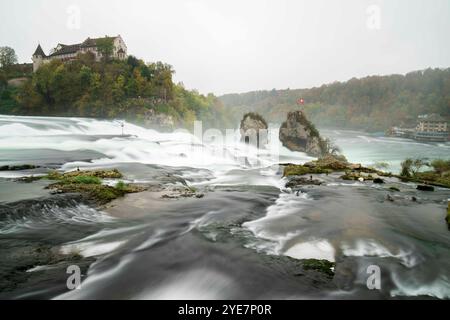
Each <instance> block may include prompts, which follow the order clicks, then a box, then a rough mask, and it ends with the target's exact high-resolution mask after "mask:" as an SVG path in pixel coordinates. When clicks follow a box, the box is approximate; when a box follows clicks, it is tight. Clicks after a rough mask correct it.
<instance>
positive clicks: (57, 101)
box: [0, 54, 229, 127]
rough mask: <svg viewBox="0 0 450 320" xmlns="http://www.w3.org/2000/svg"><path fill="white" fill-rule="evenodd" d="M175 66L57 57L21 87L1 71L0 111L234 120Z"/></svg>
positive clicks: (186, 121)
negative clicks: (186, 83) (177, 75)
mask: <svg viewBox="0 0 450 320" xmlns="http://www.w3.org/2000/svg"><path fill="white" fill-rule="evenodd" d="M174 72H175V71H174V70H173V69H172V66H170V65H168V64H165V63H162V62H156V63H144V61H142V60H139V59H137V58H135V57H133V56H129V57H128V59H127V60H125V61H120V60H113V59H107V60H103V61H101V62H97V61H95V59H94V57H93V56H92V55H90V54H80V55H79V56H78V58H77V59H76V60H73V61H70V62H66V63H63V62H61V61H58V60H53V61H51V62H49V63H47V64H44V65H43V66H41V67H40V68H39V70H38V71H37V72H35V73H33V74H30V75H29V78H28V80H26V81H25V83H24V84H23V85H22V86H20V87H17V86H12V85H9V84H8V82H7V79H8V78H10V77H7V76H6V72H5V70H0V114H15V115H38V116H39V115H42V116H79V117H96V118H123V119H128V120H131V121H134V122H137V123H145V122H146V121H148V120H149V118H152V120H153V121H155V119H156V121H160V119H162V120H161V121H167V117H166V118H164V117H155V115H167V116H170V121H169V122H173V125H174V126H177V127H178V126H185V127H190V126H191V125H192V124H193V121H194V120H196V119H201V120H203V121H204V123H205V124H204V126H205V127H225V126H227V125H228V123H229V119H228V116H227V114H226V113H225V110H224V107H223V105H222V103H221V102H220V101H219V100H218V99H217V98H216V97H215V96H214V95H212V94H209V95H207V96H205V95H201V94H199V93H198V92H196V91H189V90H186V89H185V88H184V87H183V85H182V84H175V83H173V80H172V75H173V73H174Z"/></svg>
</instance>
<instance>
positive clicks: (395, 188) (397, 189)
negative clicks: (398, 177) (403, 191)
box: [389, 187, 400, 192]
mask: <svg viewBox="0 0 450 320" xmlns="http://www.w3.org/2000/svg"><path fill="white" fill-rule="evenodd" d="M389 190H391V191H397V192H399V191H400V189H399V188H397V187H389Z"/></svg>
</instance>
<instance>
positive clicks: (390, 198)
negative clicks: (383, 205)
mask: <svg viewBox="0 0 450 320" xmlns="http://www.w3.org/2000/svg"><path fill="white" fill-rule="evenodd" d="M386 199H387V200H388V201H392V202H393V201H394V198H393V197H392V196H391V195H390V194H388V195H387V196H386Z"/></svg>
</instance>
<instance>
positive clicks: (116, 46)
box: [31, 35, 127, 72]
mask: <svg viewBox="0 0 450 320" xmlns="http://www.w3.org/2000/svg"><path fill="white" fill-rule="evenodd" d="M100 39H109V40H111V41H112V44H113V50H112V54H111V57H112V58H114V59H119V60H124V59H126V58H127V46H126V45H125V42H124V41H123V39H122V37H121V36H120V35H118V36H116V37H108V36H105V37H103V38H87V39H86V40H84V41H83V42H81V43H77V44H69V45H67V44H62V43H58V45H57V46H56V48H54V49H53V50H52V51H51V52H50V54H49V55H46V54H45V53H44V50H42V47H41V45H40V44H38V46H37V48H36V51H35V52H34V53H33V56H32V58H31V59H32V60H33V72H36V70H38V69H39V67H40V66H42V64H44V63H47V62H50V61H52V60H55V59H58V60H61V61H70V60H74V59H76V58H77V55H78V54H80V53H88V52H91V53H92V54H94V56H95V59H96V60H97V61H100V59H101V58H102V54H101V53H100V52H99V50H98V44H97V43H98V41H99V40H100Z"/></svg>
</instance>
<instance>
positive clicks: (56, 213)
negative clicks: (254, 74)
mask: <svg viewBox="0 0 450 320" xmlns="http://www.w3.org/2000/svg"><path fill="white" fill-rule="evenodd" d="M120 133H121V127H120V124H119V123H118V122H114V121H102V120H94V119H82V118H43V117H10V116H0V166H1V165H5V164H21V163H22V164H23V163H31V164H36V165H39V166H40V168H37V169H33V170H27V171H0V256H1V257H2V260H1V261H0V273H1V274H0V276H1V278H2V279H3V280H2V282H1V283H0V297H6V298H58V299H72V298H88V299H92V298H119V299H176V298H187V299H197V298H198V299H202V298H206V299H215V298H217V299H219V298H223V299H227V298H235V299H239V298H267V299H272V298H282V299H284V298H291V299H302V298H342V299H349V298H350V299H351V298H369V299H379V298H393V297H395V298H397V297H400V298H404V297H406V298H407V297H417V296H427V297H434V298H450V282H449V281H450V250H449V249H450V232H449V231H448V230H447V226H446V224H445V221H444V216H445V212H446V211H445V208H446V204H447V199H448V198H450V192H449V191H448V190H446V189H440V188H437V189H436V191H435V192H432V193H426V192H421V191H417V190H415V186H414V185H412V184H406V183H401V182H398V181H396V180H395V179H391V180H389V181H387V184H386V185H382V186H379V185H374V184H372V183H366V182H363V183H360V182H357V183H345V182H343V181H342V180H339V179H338V178H337V177H336V176H335V175H329V176H320V179H322V180H323V181H325V182H326V183H325V184H324V185H322V186H320V187H310V188H305V190H304V191H305V192H303V193H296V192H292V191H291V190H289V189H285V188H284V184H285V182H286V180H285V179H284V178H282V176H281V171H280V167H279V166H278V163H280V162H295V163H302V162H305V161H307V160H309V159H310V158H309V157H307V156H306V155H304V154H302V153H295V152H290V151H288V150H286V149H285V148H282V147H281V146H279V144H276V147H277V152H276V154H275V153H274V152H273V150H266V151H258V150H255V149H253V148H251V147H248V146H245V145H242V144H240V143H239V135H238V134H234V135H231V136H229V137H228V138H227V139H226V142H225V144H219V143H218V142H217V141H216V140H214V141H213V142H205V141H201V140H199V139H198V138H197V137H194V136H192V135H191V134H189V133H183V132H177V133H159V132H157V131H154V130H150V129H144V128H141V127H139V126H135V125H132V124H129V123H126V124H125V133H126V134H128V135H131V136H120ZM322 133H323V134H324V135H326V136H329V137H331V138H333V139H334V140H335V141H336V143H337V144H338V145H339V146H340V147H341V149H342V151H343V153H344V154H345V155H346V156H347V157H348V158H349V160H350V161H352V162H361V163H363V164H374V163H375V162H380V161H383V162H387V163H389V165H390V168H389V170H392V171H397V170H398V168H399V163H400V161H401V160H403V159H404V158H406V157H417V156H420V157H428V158H448V157H449V155H450V144H448V143H447V144H423V143H417V142H414V141H409V140H404V139H397V138H385V137H376V136H371V135H367V134H365V133H362V132H350V131H340V130H322ZM275 138H276V135H275ZM275 138H274V137H272V139H275ZM77 167H80V168H82V169H84V168H112V167H114V168H118V169H119V170H120V171H121V172H123V173H124V175H125V177H126V180H127V181H128V182H139V183H150V184H159V185H164V186H170V185H179V184H183V183H184V184H187V185H189V186H192V187H195V188H196V189H197V190H199V191H200V192H203V193H204V194H205V196H204V197H203V198H200V199H197V198H186V199H178V200H168V199H161V197H160V196H158V195H157V194H156V193H152V192H144V193H137V194H130V195H128V196H127V197H125V198H124V199H123V200H120V201H118V202H115V204H114V207H112V208H109V209H105V210H104V211H100V210H98V209H95V208H93V207H91V206H89V205H87V204H85V203H82V202H81V201H80V199H79V198H77V196H76V195H50V194H49V192H48V190H47V189H45V188H44V187H45V186H46V184H47V183H48V182H46V181H44V180H40V181H36V182H33V183H21V182H16V181H15V178H17V177H20V176H22V175H30V174H34V175H38V174H44V173H45V172H47V171H48V170H49V168H54V169H58V170H65V171H66V170H73V169H75V168H77ZM388 186H395V187H397V188H399V189H400V190H401V192H398V193H393V192H390V191H389V190H388V188H387V187H388ZM388 194H390V195H391V197H392V198H393V199H394V201H388V200H386V199H387V198H386V197H387V195H388ZM412 197H415V198H416V199H417V201H412V200H411V199H412ZM74 253H76V254H79V255H81V256H82V259H81V260H77V261H76V262H73V261H68V260H64V259H57V258H55V257H59V256H64V255H70V254H74ZM308 258H316V259H327V260H329V261H334V262H336V267H335V276H334V278H333V279H332V280H330V279H327V278H326V277H323V276H322V275H320V274H315V273H302V272H300V273H299V272H298V270H299V269H298V265H297V264H296V261H300V260H301V259H308ZM36 261H37V262H36ZM70 264H77V265H80V267H81V269H82V271H83V282H82V287H81V289H80V290H73V291H69V290H67V288H66V278H67V276H68V275H67V273H66V268H67V266H68V265H70ZM370 265H377V266H379V267H380V269H381V282H382V286H381V290H368V288H367V286H366V279H367V277H368V274H367V267H368V266H370Z"/></svg>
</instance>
